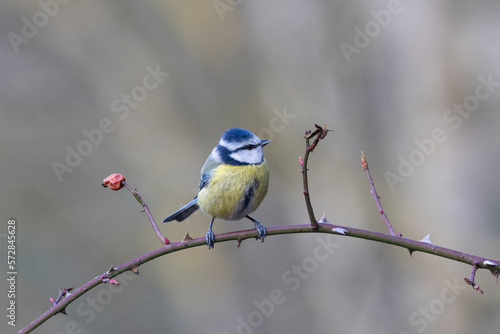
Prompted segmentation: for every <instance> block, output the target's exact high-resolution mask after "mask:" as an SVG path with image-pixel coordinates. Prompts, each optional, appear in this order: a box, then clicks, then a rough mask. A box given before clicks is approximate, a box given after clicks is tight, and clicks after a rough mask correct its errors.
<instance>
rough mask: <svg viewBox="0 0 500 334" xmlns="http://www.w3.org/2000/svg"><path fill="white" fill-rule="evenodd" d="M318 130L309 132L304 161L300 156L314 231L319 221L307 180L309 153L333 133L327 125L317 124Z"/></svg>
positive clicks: (308, 209) (308, 210) (306, 136)
mask: <svg viewBox="0 0 500 334" xmlns="http://www.w3.org/2000/svg"><path fill="white" fill-rule="evenodd" d="M315 126H316V129H315V130H314V131H311V130H307V131H306V135H305V137H304V138H305V140H306V152H305V153H304V159H302V157H300V156H299V162H300V167H301V168H302V170H301V172H302V182H303V185H304V198H305V201H306V207H307V213H308V214H309V221H310V222H311V228H312V229H317V228H318V221H317V220H316V217H315V215H314V210H313V207H312V204H311V196H310V195H309V183H308V180H307V161H308V160H309V153H311V152H312V151H314V149H315V148H316V146H317V145H318V143H319V141H320V140H321V139H323V138H325V137H326V135H327V134H328V132H333V130H329V129H327V128H326V124H325V125H324V127H321V126H319V125H318V124H315ZM314 137H316V138H315V139H314V142H313V143H312V144H311V145H309V140H310V139H311V138H314Z"/></svg>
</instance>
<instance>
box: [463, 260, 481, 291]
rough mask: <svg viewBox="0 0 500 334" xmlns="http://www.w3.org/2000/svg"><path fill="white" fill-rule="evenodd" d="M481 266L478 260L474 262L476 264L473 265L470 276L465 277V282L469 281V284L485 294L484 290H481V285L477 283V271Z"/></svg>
mask: <svg viewBox="0 0 500 334" xmlns="http://www.w3.org/2000/svg"><path fill="white" fill-rule="evenodd" d="M478 268H479V263H477V262H474V264H473V265H472V270H471V272H470V278H467V277H466V278H464V280H465V282H467V284H469V285H470V286H472V288H473V289H474V290H476V291H477V292H480V293H481V294H483V293H484V292H483V290H481V288H480V287H479V285H477V284H476V282H475V281H476V271H477V269H478Z"/></svg>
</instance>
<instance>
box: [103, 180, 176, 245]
mask: <svg viewBox="0 0 500 334" xmlns="http://www.w3.org/2000/svg"><path fill="white" fill-rule="evenodd" d="M102 186H103V187H104V188H106V187H109V188H110V189H112V190H115V191H116V190H120V189H122V188H123V187H125V188H127V189H128V190H129V191H130V192H131V193H132V195H134V198H135V199H136V200H137V202H139V204H140V205H141V206H142V207H143V210H142V211H143V212H146V215H147V216H148V219H149V221H150V222H151V225H152V226H153V230H154V231H155V233H156V235H157V236H158V238H160V241H161V243H162V244H163V245H168V244H169V243H170V241H169V240H168V239H167V238H165V237H164V236H163V234H161V232H160V230H159V229H158V225H157V224H156V222H155V219H154V218H153V215H152V214H151V211H149V207H148V205H147V204H146V202H144V201H143V200H142V197H141V195H140V194H139V192H138V191H137V189H132V188H131V187H130V186H129V185H128V184H127V183H126V182H125V177H124V176H123V175H121V174H118V173H115V174H111V175H110V176H108V177H107V178H105V179H104V180H103V181H102Z"/></svg>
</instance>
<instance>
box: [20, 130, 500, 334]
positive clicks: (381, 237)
mask: <svg viewBox="0 0 500 334" xmlns="http://www.w3.org/2000/svg"><path fill="white" fill-rule="evenodd" d="M330 131H333V130H328V129H327V128H326V125H325V126H324V127H320V126H318V125H316V130H315V131H313V132H311V131H307V132H306V137H305V139H306V152H305V154H304V159H302V157H299V160H300V165H301V167H302V173H303V181H304V196H305V200H306V206H307V210H308V213H309V219H310V223H309V224H300V225H281V226H272V227H268V228H267V235H268V236H270V235H280V234H291V233H329V234H336V235H341V236H346V237H354V238H360V239H365V240H373V241H377V242H383V243H387V244H391V245H394V246H399V247H402V248H406V249H408V250H409V251H410V254H411V253H413V252H415V251H418V252H423V253H428V254H432V255H436V256H440V257H443V258H447V259H450V260H453V261H458V262H462V263H466V264H469V265H471V266H472V270H471V273H470V278H465V281H466V282H467V283H468V284H469V285H471V286H472V288H473V289H475V290H477V291H479V292H480V293H483V291H482V290H481V288H480V287H479V286H478V285H477V284H476V283H475V275H476V271H477V270H478V269H488V270H490V272H491V273H492V274H493V276H495V278H496V279H497V281H498V276H499V275H500V260H492V259H486V258H483V257H479V256H475V255H471V254H466V253H463V252H460V251H457V250H453V249H448V248H444V247H440V246H437V245H434V244H432V243H431V242H430V240H428V238H424V239H423V240H421V241H416V240H411V239H407V238H403V237H402V236H401V234H399V235H396V233H395V232H394V230H393V229H392V226H391V225H390V224H389V222H388V220H387V217H386V216H385V214H384V212H383V209H382V206H381V204H380V201H379V198H378V195H377V194H376V192H375V188H374V184H373V180H372V179H371V176H370V175H369V172H368V164H367V162H366V159H365V157H364V154H363V153H362V166H363V168H364V170H365V171H366V172H367V176H368V179H369V181H370V186H371V189H372V195H373V196H374V198H375V201H376V203H377V206H379V210H380V213H381V215H382V219H383V220H384V222H385V223H386V225H387V227H388V229H389V232H390V233H391V234H384V233H379V232H373V231H367V230H362V229H356V228H353V227H347V226H340V225H333V224H330V223H329V222H328V221H327V220H326V217H325V216H323V218H321V220H320V221H319V222H318V221H316V218H315V216H314V211H313V209H312V205H311V201H310V196H309V188H308V183H307V160H308V157H309V153H311V152H312V151H313V150H314V149H315V148H316V147H317V145H318V143H319V141H320V140H321V139H324V138H325V137H326V135H327V133H328V132H330ZM314 137H315V139H314V142H313V144H311V145H309V140H310V139H311V138H314ZM124 181H125V178H124V177H123V176H122V175H119V174H113V175H111V176H110V177H108V178H106V179H105V180H104V182H103V185H104V186H105V187H106V186H109V187H110V188H111V189H113V190H119V189H121V188H123V187H127V189H129V190H130V191H131V192H132V194H133V195H134V197H135V198H136V199H137V201H138V202H139V203H140V204H141V205H142V207H143V208H144V211H145V212H146V213H147V214H148V217H149V219H150V221H151V224H152V225H153V228H154V229H155V232H156V233H157V235H158V237H159V238H160V240H162V243H164V246H163V247H161V248H158V249H156V250H154V251H152V252H149V253H147V254H144V255H142V256H140V257H137V258H135V259H133V260H130V261H128V262H126V263H124V264H122V265H120V266H118V267H116V268H115V267H113V266H111V268H110V269H109V270H108V271H106V272H105V273H103V274H101V275H99V276H97V277H95V278H94V279H92V280H90V281H88V282H87V283H85V284H84V285H83V286H81V287H79V288H78V289H76V290H74V291H72V290H73V288H67V289H59V295H58V297H57V298H56V299H55V300H54V299H53V298H50V301H51V302H52V303H53V306H52V307H51V308H50V309H49V310H48V311H46V312H45V313H44V314H42V315H41V316H40V317H38V318H37V319H35V320H33V321H32V322H31V323H30V324H29V325H28V326H26V327H25V328H23V329H22V330H20V331H19V333H29V332H31V331H33V330H34V329H35V328H37V327H38V326H40V325H41V324H42V323H44V322H45V321H47V320H48V319H50V318H51V317H53V316H54V315H56V314H58V313H64V314H65V309H66V307H67V306H68V305H69V304H71V303H72V302H73V301H75V300H76V299H77V298H79V297H80V296H82V295H83V294H85V293H87V292H88V291H89V290H91V289H93V288H94V287H96V286H98V285H100V284H102V283H109V284H116V285H118V284H119V282H118V281H116V280H114V279H112V278H113V277H116V276H118V275H120V274H122V273H124V272H126V271H129V270H130V271H132V272H133V273H135V274H139V266H141V265H142V264H144V263H146V262H149V261H151V260H154V259H156V258H157V257H160V256H163V255H167V254H170V253H173V252H177V251H180V250H185V249H188V248H193V247H198V246H205V245H206V243H205V237H201V238H196V239H193V238H191V237H189V235H187V234H186V237H185V238H184V239H183V240H182V241H179V242H173V243H169V242H168V239H166V238H164V237H163V236H162V234H161V233H160V232H159V230H158V227H157V226H156V223H155V222H154V219H153V217H152V215H151V213H150V212H149V208H148V207H147V205H146V203H145V202H144V201H143V200H142V198H141V196H140V195H139V193H138V192H137V190H132V188H130V187H129V186H128V185H126V184H125V182H124ZM384 217H385V218H384ZM155 226H156V228H155ZM257 234H258V232H257V231H256V230H255V229H252V230H243V231H235V232H230V233H223V234H218V235H216V236H215V242H226V241H230V240H235V241H237V242H238V245H239V244H240V243H241V242H242V241H243V240H245V239H249V238H255V237H256V236H257ZM71 291H72V292H71Z"/></svg>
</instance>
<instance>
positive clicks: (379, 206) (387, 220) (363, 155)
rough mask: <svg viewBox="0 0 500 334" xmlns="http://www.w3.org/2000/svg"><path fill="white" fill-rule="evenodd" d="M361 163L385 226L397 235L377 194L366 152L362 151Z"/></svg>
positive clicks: (392, 233)
mask: <svg viewBox="0 0 500 334" xmlns="http://www.w3.org/2000/svg"><path fill="white" fill-rule="evenodd" d="M361 165H362V166H363V169H364V170H365V173H366V177H367V178H368V181H369V182H370V193H371V194H372V195H373V198H374V199H375V203H377V207H378V211H379V213H380V218H382V220H383V221H384V223H385V226H387V229H388V230H389V232H390V233H391V235H394V236H396V235H397V234H396V231H394V229H393V228H392V225H391V223H390V222H389V219H388V218H387V215H386V214H385V211H384V208H383V207H382V203H381V202H380V196H379V195H378V194H377V191H376V190H375V183H374V182H373V179H372V176H371V175H370V170H369V169H368V161H366V157H365V153H364V152H363V151H361Z"/></svg>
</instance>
